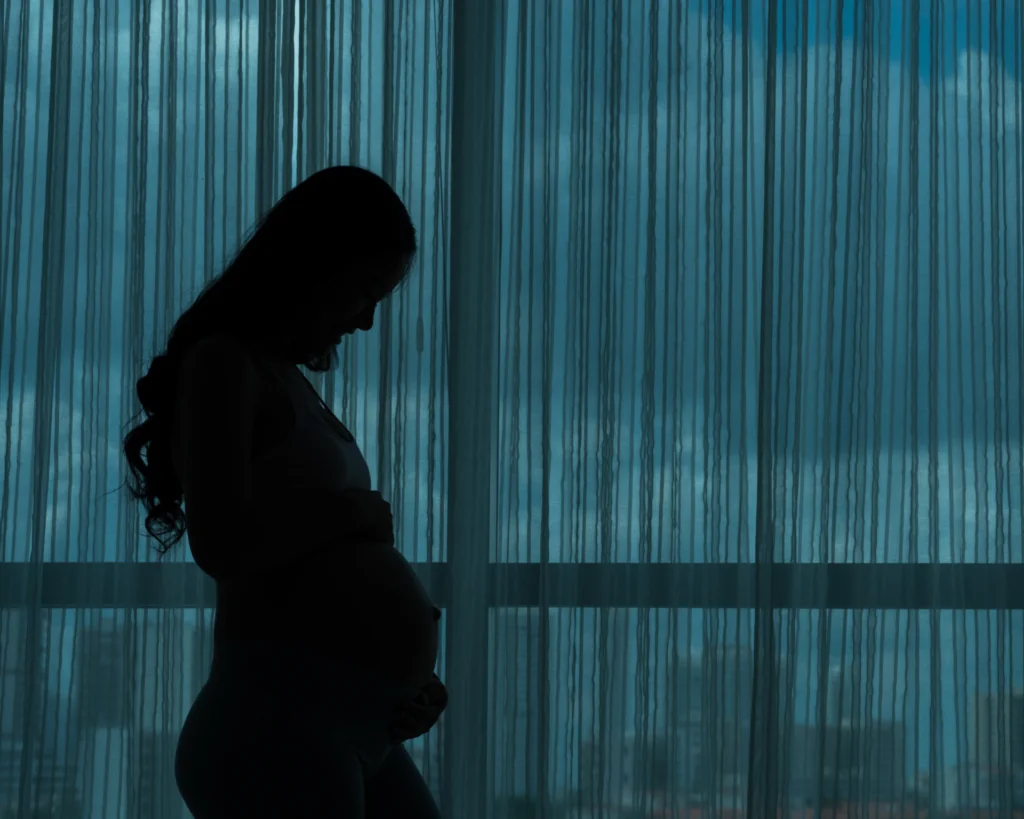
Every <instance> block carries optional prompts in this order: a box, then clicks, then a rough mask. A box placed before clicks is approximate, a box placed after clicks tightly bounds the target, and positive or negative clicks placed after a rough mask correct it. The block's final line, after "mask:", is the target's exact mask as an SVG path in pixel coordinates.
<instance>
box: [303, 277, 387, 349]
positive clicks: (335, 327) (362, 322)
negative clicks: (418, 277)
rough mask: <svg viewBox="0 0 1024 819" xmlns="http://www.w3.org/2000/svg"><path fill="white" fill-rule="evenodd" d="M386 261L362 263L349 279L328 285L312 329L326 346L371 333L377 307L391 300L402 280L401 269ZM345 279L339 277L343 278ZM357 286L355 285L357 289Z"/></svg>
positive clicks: (312, 318) (316, 307)
mask: <svg viewBox="0 0 1024 819" xmlns="http://www.w3.org/2000/svg"><path fill="white" fill-rule="evenodd" d="M393 267H394V266H393V265H385V264H384V263H383V262H366V263H362V264H361V265H360V266H359V268H357V269H356V270H354V271H353V275H352V276H350V277H346V278H347V286H346V285H344V284H341V283H340V282H339V283H338V284H337V285H335V286H328V287H327V288H326V290H325V292H324V293H323V294H322V295H321V298H319V299H318V300H317V301H316V302H315V303H314V305H313V309H312V315H311V316H310V317H309V318H310V329H313V330H314V332H316V334H317V336H318V340H319V341H322V342H323V343H324V344H325V345H332V346H336V345H338V344H340V343H341V340H342V339H343V338H344V337H345V336H347V335H351V334H352V333H354V332H356V331H357V330H370V329H371V328H372V327H373V319H374V316H375V313H376V310H377V305H378V304H379V303H380V302H381V301H383V300H384V299H385V298H387V297H388V296H389V295H390V294H391V291H393V290H394V289H395V287H397V286H398V283H399V281H401V278H402V277H401V269H399V270H397V271H396V270H394V269H393ZM340 278H341V277H339V279H340ZM353 285H354V286H353Z"/></svg>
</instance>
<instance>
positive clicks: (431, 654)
mask: <svg viewBox="0 0 1024 819" xmlns="http://www.w3.org/2000/svg"><path fill="white" fill-rule="evenodd" d="M303 564H304V565H303V566H302V567H301V568H300V567H296V568H298V569H299V571H298V572H297V573H296V575H295V576H294V577H293V578H292V581H293V583H294V584H295V589H296V591H297V592H299V593H301V594H303V595H304V596H305V598H306V600H307V601H308V606H309V608H310V609H311V610H312V611H311V612H310V613H311V614H313V615H314V616H315V617H316V619H317V620H318V621H319V622H322V623H324V624H325V625H326V626H327V627H328V629H329V632H331V633H329V634H325V635H323V636H324V638H325V639H327V640H331V641H336V643H337V645H338V648H339V650H341V651H342V652H346V653H350V655H351V659H353V660H354V661H355V662H357V663H359V664H361V665H363V666H364V667H367V668H371V669H373V670H377V671H382V672H384V673H387V674H388V675H389V676H391V677H392V678H394V679H397V680H399V681H401V682H405V683H410V684H414V685H422V684H424V683H426V682H427V681H428V680H429V679H430V676H431V673H432V672H433V670H434V666H435V664H436V663H437V650H438V623H437V621H436V619H435V612H434V606H433V603H432V602H431V600H430V597H429V596H428V595H427V591H426V589H425V588H424V587H423V584H422V583H421V582H420V580H419V577H418V576H417V575H416V572H415V571H413V568H412V566H410V565H409V563H408V561H407V560H406V559H405V558H404V557H403V556H402V555H401V553H400V552H399V551H398V550H397V549H395V548H394V547H392V546H389V545H387V544H383V543H367V544H360V543H351V542H349V543H343V544H338V545H337V546H333V547H329V548H326V549H324V550H322V551H320V552H317V553H315V554H314V555H312V556H311V557H310V559H308V560H307V561H303ZM305 606H306V604H303V607H305Z"/></svg>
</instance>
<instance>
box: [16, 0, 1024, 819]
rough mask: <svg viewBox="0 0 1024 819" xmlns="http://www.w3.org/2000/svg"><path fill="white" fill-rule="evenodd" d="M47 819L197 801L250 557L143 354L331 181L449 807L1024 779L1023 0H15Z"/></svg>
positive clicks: (692, 809) (20, 449) (855, 794)
mask: <svg viewBox="0 0 1024 819" xmlns="http://www.w3.org/2000/svg"><path fill="white" fill-rule="evenodd" d="M2 13H3V14H2V19H3V26H2V34H3V41H2V49H0V71H2V72H3V83H2V87H3V94H4V98H3V129H2V135H0V421H2V423H0V443H2V452H3V456H2V458H3V460H2V464H3V472H2V479H0V817H3V818H4V819H6V817H8V816H12V817H14V816H17V817H22V816H33V817H37V816H46V817H50V816H54V817H56V816H60V817H63V818H64V819H77V818H78V817H80V816H81V817H103V819H108V818H113V817H126V818H127V817H175V819H177V817H181V816H185V815H186V814H185V813H184V808H183V806H182V805H181V802H180V798H179V797H178V794H177V791H176V789H175V786H174V782H173V770H172V760H173V752H174V746H175V743H176V741H177V733H178V730H179V729H180V726H181V723H182V721H183V719H184V716H185V713H186V712H187V710H188V708H189V706H190V704H191V702H192V699H193V698H194V696H195V693H196V692H197V691H198V688H199V687H200V686H201V685H202V682H203V680H204V679H205V674H206V671H207V667H208V663H209V656H210V650H211V639H212V631H211V624H212V614H213V610H212V605H213V590H212V586H211V585H210V584H209V582H208V581H207V580H206V579H205V578H204V577H203V576H202V575H201V573H200V572H199V571H198V570H197V569H196V568H195V566H194V565H193V564H192V561H191V558H190V556H189V555H188V550H187V545H186V544H185V543H184V542H183V543H182V544H180V545H179V546H178V547H177V548H176V549H175V550H174V551H173V552H171V553H169V554H168V555H167V556H166V557H165V558H163V559H162V560H161V559H157V555H156V552H155V550H154V549H153V548H152V546H153V544H152V542H151V541H149V540H147V539H144V538H143V537H142V533H143V531H144V530H143V528H142V520H141V516H140V514H139V512H140V510H139V508H137V507H136V506H135V505H133V504H132V503H131V502H130V500H129V499H128V497H127V495H126V493H124V492H123V491H121V490H120V488H119V486H120V484H121V482H122V481H123V480H124V472H123V469H124V466H123V463H122V458H121V454H120V443H121V438H122V435H123V432H124V430H125V428H126V425H127V423H128V422H129V421H130V420H132V419H133V417H134V416H135V414H136V413H137V412H138V410H139V407H138V405H137V403H136V401H135V396H134V383H135V380H136V379H137V378H138V377H139V376H141V375H142V374H143V373H144V372H145V369H146V368H147V367H148V364H149V361H150V360H151V358H152V356H153V355H155V354H157V353H159V352H161V350H162V348H163V345H164V344H165V342H166V338H167V333H168V331H169V329H170V326H171V325H172V324H173V321H174V320H175V318H176V317H177V316H178V314H179V313H180V312H181V310H182V309H184V307H186V306H187V305H188V303H189V302H190V301H191V299H192V298H194V297H195V295H196V294H197V293H198V292H199V290H200V289H201V287H202V285H203V283H204V282H205V281H207V280H208V279H209V278H210V277H212V276H213V275H216V274H217V273H218V272H220V270H221V269H222V268H223V266H224V264H225V263H226V262H227V261H228V260H229V259H230V257H231V255H232V254H233V253H234V252H235V250H236V249H237V248H238V246H239V243H240V242H241V241H243V240H244V238H245V236H246V233H247V231H248V230H249V229H250V228H251V227H252V225H253V223H254V222H255V220H256V219H257V217H258V216H259V215H260V214H261V213H262V212H263V211H265V210H266V209H267V208H268V207H269V206H270V205H271V204H273V202H274V201H275V200H276V199H277V198H278V197H279V196H280V195H281V194H283V193H284V192H285V191H286V190H287V189H288V188H290V187H292V186H293V185H294V184H296V183H297V182H298V181H300V180H301V179H302V178H304V177H305V176H308V175H309V174H310V173H312V172H314V171H315V170H318V169H319V168H322V167H325V166H327V165H330V164H337V163H354V164H361V165H365V166H367V167H370V168H372V169H373V170H375V171H378V172H380V173H382V174H383V175H384V176H385V177H386V178H387V179H388V180H389V181H391V182H392V183H393V184H394V185H395V187H396V189H397V190H398V191H399V193H400V194H401V195H402V197H403V199H404V200H405V201H406V202H407V204H408V206H409V210H410V212H411V214H412V216H413V219H414V222H415V223H416V226H417V229H418V233H419V237H420V242H421V251H420V255H419V259H418V261H417V264H416V267H415V269H414V271H413V274H412V277H411V279H410V281H409V282H408V284H407V285H406V286H405V287H403V289H402V290H401V291H400V292H399V293H398V294H396V296H395V297H394V298H393V299H391V300H389V301H388V302H386V303H385V304H383V305H382V309H381V311H380V317H379V322H378V325H377V327H375V329H374V330H373V331H372V332H371V333H369V334H367V335H365V336H360V337H358V338H352V339H351V340H348V341H346V342H345V344H344V345H342V347H341V348H340V353H341V361H342V364H341V366H340V367H339V369H338V370H337V371H336V372H334V373H331V374H328V375H327V376H326V377H319V376H316V377H312V379H311V380H313V382H314V383H315V384H316V385H317V387H318V388H319V389H320V390H321V393H322V394H323V395H324V397H325V399H326V400H327V401H328V403H329V404H330V405H331V406H332V408H333V409H334V410H335V412H336V413H337V414H338V415H339V417H341V418H342V419H343V420H344V421H345V423H346V424H347V425H348V426H349V427H350V428H351V429H352V430H353V432H354V434H355V435H356V438H357V440H358V442H359V445H360V447H361V448H362V450H363V452H364V454H365V455H366V458H367V461H368V462H369V464H370V467H371V472H372V475H373V478H374V482H375V485H376V486H377V487H378V488H379V489H380V490H381V491H382V492H383V494H384V495H385V497H386V498H388V500H389V501H390V502H391V503H392V505H393V508H394V511H395V518H396V531H397V536H398V544H397V545H398V548H399V549H400V550H401V551H402V552H403V554H405V555H406V557H407V558H408V559H409V560H410V561H411V562H413V564H414V566H415V567H416V569H417V571H419V572H420V574H421V576H422V577H423V578H424V582H425V584H426V585H427V588H428V589H429V591H430V593H431V595H432V596H433V597H434V599H435V601H436V602H437V605H439V606H441V607H442V608H443V609H444V619H443V621H442V623H443V625H444V633H443V646H442V657H441V660H440V663H439V669H438V673H439V675H440V676H441V677H442V679H444V680H445V683H446V685H447V686H448V688H449V691H450V695H451V703H450V706H449V709H448V711H447V712H446V714H445V716H444V717H443V718H442V720H441V722H440V723H439V724H438V726H437V727H436V728H435V729H434V730H433V731H432V732H430V734H428V735H427V736H426V737H425V738H423V739H421V740H418V741H416V742H414V743H410V744H409V747H410V752H411V753H412V755H413V756H414V758H415V759H416V761H417V763H418V764H419V765H420V767H421V770H422V771H423V772H424V775H425V777H426V778H427V780H428V782H429V783H430V785H431V787H432V789H434V792H435V794H436V795H437V798H438V802H439V804H440V805H441V807H442V811H443V813H444V815H446V816H450V817H478V816H481V817H482V816H490V817H501V818H502V819H519V817H557V818H558V819H563V817H564V819H584V817H588V818H589V817H641V816H643V817H646V816H659V817H684V816H685V817H687V818H688V819H695V817H704V816H717V817H726V816H740V815H741V816H749V817H766V816H774V815H779V816H786V817H789V816H801V817H804V816H816V817H819V816H821V817H838V816H880V817H882V816H944V817H945V816H948V817H961V816H998V817H1016V816H1024V614H1022V611H1024V595H1022V593H1021V592H1020V591H1019V590H1020V589H1021V588H1024V566H1022V564H1024V546H1022V543H1024V513H1022V509H1024V498H1022V491H1024V459H1022V455H1021V446H1020V445H1021V437H1022V432H1024V414H1022V413H1024V407H1022V403H1021V386H1022V372H1024V370H1022V368H1024V269H1022V256H1021V249H1020V234H1021V231H1020V227H1021V216H1022V213H1024V210H1022V194H1024V177H1022V171H1024V167H1022V151H1021V145H1022V143H1021V109H1022V85H1021V82H1022V77H1021V75H1022V52H1021V47H1022V43H1024V10H1022V8H1021V6H1020V5H1019V4H1018V3H1016V2H1015V0H922V1H921V2H912V1H911V0H907V2H905V3H887V2H881V0H876V1H875V2H870V1H869V0H856V1H854V0H845V1H844V0H828V1H827V2H826V1H825V0H821V2H815V0H780V2H777V3H772V2H767V1H766V0H692V1H691V0H667V1H665V2H656V0H637V2H626V1H625V0H623V2H615V0H557V2H544V3H541V2H536V3H535V2H528V0H507V1H506V2H503V3H500V4H499V3H476V2H472V0H424V2H415V0H394V1H393V2H391V1H389V0H384V1H383V2H379V3H378V2H370V0H329V1H328V2H324V3H314V2H285V0H189V2H184V3H171V2H168V3H157V2H153V3H135V2H129V0H98V2H89V3H85V2H78V0H46V1H45V2H35V0H33V1H32V2H28V0H4V2H3V5H2Z"/></svg>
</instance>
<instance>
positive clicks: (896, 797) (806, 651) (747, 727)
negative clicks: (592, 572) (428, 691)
mask: <svg viewBox="0 0 1024 819" xmlns="http://www.w3.org/2000/svg"><path fill="white" fill-rule="evenodd" d="M763 625H764V626H766V627H767V626H768V625H769V624H768V622H767V621H765V622H764V624H763ZM770 625H771V627H772V629H773V634H772V636H771V638H770V642H769V637H768V634H767V633H766V629H763V630H761V631H760V632H759V631H758V629H757V624H756V621H755V617H754V615H753V612H751V611H749V610H741V611H735V610H733V611H724V610H705V611H697V610H694V611H678V610H667V609H653V610H652V609H549V610H547V611H546V612H544V613H543V614H542V613H541V611H539V610H537V609H499V610H496V611H494V612H493V613H492V617H491V628H490V639H491V666H490V667H491V675H492V676H491V678H490V679H491V695H490V715H489V721H488V725H489V730H490V733H489V736H490V737H491V742H492V745H491V748H490V752H491V755H492V759H491V763H492V765H491V769H492V773H493V788H494V804H495V805H496V806H498V810H497V811H496V815H507V816H513V815H515V816H531V817H532V816H535V815H540V814H539V812H536V811H537V810H538V808H537V805H538V802H539V800H540V795H541V794H544V795H545V798H546V800H547V804H548V806H549V810H550V811H551V815H553V816H559V817H570V816H596V815H601V812H602V811H604V812H605V813H604V815H616V816H619V815H625V816H638V817H639V816H653V815H669V816H674V815H684V816H685V815H686V814H685V813H681V814H673V813H672V812H671V810H672V809H675V810H682V809H683V808H685V807H687V806H689V807H691V808H694V809H696V808H701V809H702V810H703V811H707V812H708V813H709V814H710V815H734V816H735V815H738V816H746V815H750V816H755V815H756V816H764V815H773V814H774V813H775V811H774V810H772V809H771V808H770V807H767V808H765V809H764V810H760V809H758V810H756V811H754V812H752V813H749V814H748V813H747V805H748V801H747V800H748V795H752V797H753V799H754V800H755V802H754V804H755V805H756V804H768V805H769V806H770V805H775V806H776V809H777V810H778V811H779V814H778V815H780V816H793V817H796V816H801V817H802V816H805V815H809V814H807V813H805V811H806V810H809V809H818V808H821V809H826V808H827V809H832V810H835V811H836V813H835V814H834V815H847V814H844V813H842V811H844V810H845V811H848V812H849V813H848V815H859V814H860V813H864V814H865V815H867V814H868V813H871V814H872V815H874V814H875V813H877V814H878V815H881V816H889V815H892V816H902V815H930V816H935V815H941V814H940V812H941V811H947V810H948V811H959V810H967V809H981V808H987V809H993V810H1002V811H1004V812H1005V813H1003V814H1000V815H1009V812H1010V810H1011V809H1016V810H1024V652H1021V651H1020V650H1019V646H1018V645H1017V643H1019V641H1014V635H1019V634H1020V633H1021V632H1020V630H1021V629H1022V628H1024V620H1022V614H1021V613H1020V612H1014V613H1013V614H1002V613H995V612H978V613H974V612H968V613H963V612H934V613H928V612H921V613H895V612H888V613H887V612H871V613H863V612H851V611H836V612H831V613H820V612H809V611H801V612H792V613H790V612H777V613H776V614H775V615H774V616H773V617H772V618H771V624H770ZM545 641H546V643H545ZM543 646H546V649H545V648H542V647H543ZM776 748H777V749H778V750H777V752H776V753H772V752H771V749H776ZM751 772H754V773H753V774H752V773H751ZM752 777H753V778H752ZM765 800H766V801H765ZM502 810H504V811H505V814H502V812H501V811H502ZM911 810H917V811H921V813H906V811H911ZM517 811H525V812H517ZM574 811H575V812H574ZM588 811H589V812H588ZM660 811H667V813H660ZM728 811H738V813H728ZM723 812H725V813H723ZM701 815H704V814H703V813H702V814H701ZM810 815H813V813H812V814H810ZM828 815H832V814H828ZM952 815H958V814H952Z"/></svg>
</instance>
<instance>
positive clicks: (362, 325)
mask: <svg viewBox="0 0 1024 819" xmlns="http://www.w3.org/2000/svg"><path fill="white" fill-rule="evenodd" d="M376 307H377V305H375V304H371V305H370V306H369V307H367V308H366V309H365V310H363V312H362V313H360V314H359V316H358V317H357V318H356V326H357V327H358V328H359V329H360V330H369V329H371V328H372V327H373V313H374V310H375V309H376Z"/></svg>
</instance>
